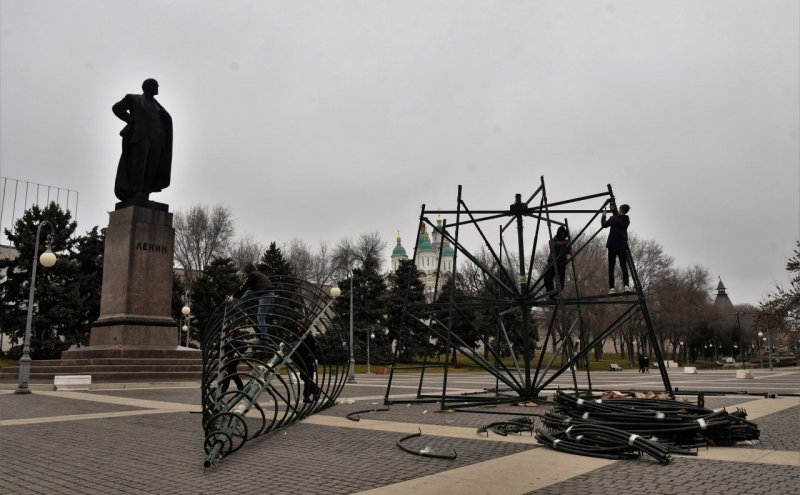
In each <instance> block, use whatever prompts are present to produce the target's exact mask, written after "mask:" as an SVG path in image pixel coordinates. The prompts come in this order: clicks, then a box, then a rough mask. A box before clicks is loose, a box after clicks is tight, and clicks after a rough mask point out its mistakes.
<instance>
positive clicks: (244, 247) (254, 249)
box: [227, 236, 266, 267]
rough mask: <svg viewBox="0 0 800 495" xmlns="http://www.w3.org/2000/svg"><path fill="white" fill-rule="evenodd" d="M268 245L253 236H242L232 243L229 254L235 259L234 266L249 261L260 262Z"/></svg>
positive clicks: (239, 265)
mask: <svg viewBox="0 0 800 495" xmlns="http://www.w3.org/2000/svg"><path fill="white" fill-rule="evenodd" d="M265 250H266V246H265V245H264V244H262V243H260V242H258V241H255V240H253V238H252V237H251V236H245V237H240V238H239V239H237V240H236V241H234V242H233V243H231V244H230V246H229V247H228V251H227V256H228V257H229V258H230V259H232V260H233V263H234V266H237V267H241V266H244V265H246V264H247V263H253V264H255V263H258V260H259V258H260V257H261V254H262V253H263V252H264V251H265Z"/></svg>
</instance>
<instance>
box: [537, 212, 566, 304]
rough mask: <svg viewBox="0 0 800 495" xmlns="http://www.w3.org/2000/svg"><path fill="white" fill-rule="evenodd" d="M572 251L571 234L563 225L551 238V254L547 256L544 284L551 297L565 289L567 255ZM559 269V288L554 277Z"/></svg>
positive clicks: (553, 297)
mask: <svg viewBox="0 0 800 495" xmlns="http://www.w3.org/2000/svg"><path fill="white" fill-rule="evenodd" d="M570 252H571V248H570V246H569V234H568V233H567V228H566V227H564V226H563V225H562V226H561V227H559V228H558V230H557V231H556V237H555V238H554V239H551V240H550V255H549V257H548V258H547V271H545V272H544V286H545V288H546V289H547V293H548V294H549V295H550V298H551V299H555V298H556V295H557V294H559V293H560V292H561V291H562V290H564V280H565V277H566V275H567V257H568V256H569V253H570ZM556 269H558V289H555V288H554V285H553V279H554V278H555V276H556Z"/></svg>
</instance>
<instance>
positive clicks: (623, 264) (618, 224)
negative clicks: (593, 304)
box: [600, 203, 633, 294]
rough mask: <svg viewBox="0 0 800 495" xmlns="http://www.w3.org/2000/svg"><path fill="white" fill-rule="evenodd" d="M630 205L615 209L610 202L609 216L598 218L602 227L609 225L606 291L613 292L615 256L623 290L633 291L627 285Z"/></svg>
mask: <svg viewBox="0 0 800 495" xmlns="http://www.w3.org/2000/svg"><path fill="white" fill-rule="evenodd" d="M630 209H631V207H630V206H628V205H622V206H620V207H619V210H617V207H616V205H615V204H613V203H612V204H611V213H612V215H611V218H609V219H608V220H606V215H605V213H604V214H603V216H602V217H601V218H600V225H602V226H603V228H606V227H609V228H610V230H609V232H608V240H607V241H606V247H607V248H608V287H609V290H608V293H609V294H614V293H615V292H616V290H614V265H615V264H616V261H617V258H619V267H620V268H621V269H622V283H623V285H624V286H625V287H624V289H623V290H624V291H625V292H633V290H632V289H631V286H630V285H628V225H630V224H631V220H630V218H628V211H630Z"/></svg>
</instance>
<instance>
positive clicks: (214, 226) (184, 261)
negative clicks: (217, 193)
mask: <svg viewBox="0 0 800 495" xmlns="http://www.w3.org/2000/svg"><path fill="white" fill-rule="evenodd" d="M174 226H175V261H177V262H178V264H179V265H180V266H181V267H182V268H183V269H184V270H185V272H186V287H187V288H188V289H190V290H191V287H192V284H193V282H194V281H195V280H196V279H197V278H198V277H199V276H200V273H201V272H202V271H203V269H204V268H205V267H206V265H208V263H209V262H210V261H211V260H212V259H213V258H215V257H218V256H221V255H223V253H225V252H226V250H227V248H228V246H229V243H230V240H231V237H232V236H233V215H232V214H231V211H230V209H228V208H227V207H225V206H222V205H219V204H218V205H215V206H213V207H209V206H207V205H194V206H192V207H191V208H189V209H188V210H187V211H183V210H178V211H176V212H175V216H174Z"/></svg>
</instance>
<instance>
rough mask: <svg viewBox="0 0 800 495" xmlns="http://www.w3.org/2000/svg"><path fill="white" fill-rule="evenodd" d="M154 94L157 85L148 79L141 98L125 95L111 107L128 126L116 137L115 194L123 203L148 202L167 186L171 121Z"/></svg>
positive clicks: (156, 90) (170, 165)
mask: <svg viewBox="0 0 800 495" xmlns="http://www.w3.org/2000/svg"><path fill="white" fill-rule="evenodd" d="M157 94H158V82H157V81H156V80H155V79H147V80H145V81H144V82H143V83H142V94H141V95H133V94H128V95H125V97H124V98H123V99H121V100H120V101H118V102H117V103H115V104H114V106H112V107H111V110H112V111H113V112H114V115H116V116H117V117H119V118H120V119H121V120H123V121H125V123H126V124H127V125H126V126H125V128H124V129H122V131H121V132H120V133H119V135H120V136H122V156H120V159H119V166H118V167H117V179H116V182H115V183H114V194H116V195H117V198H119V200H120V201H122V202H129V201H132V200H140V201H141V200H144V201H147V200H148V199H149V198H148V196H149V195H150V193H152V192H158V191H161V190H162V189H164V188H166V187H167V186H169V176H170V169H171V168H172V117H170V116H169V114H168V113H167V111H166V110H164V107H162V106H161V105H160V104H159V103H158V102H157V101H156V99H155V98H154V96H155V95H157Z"/></svg>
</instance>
